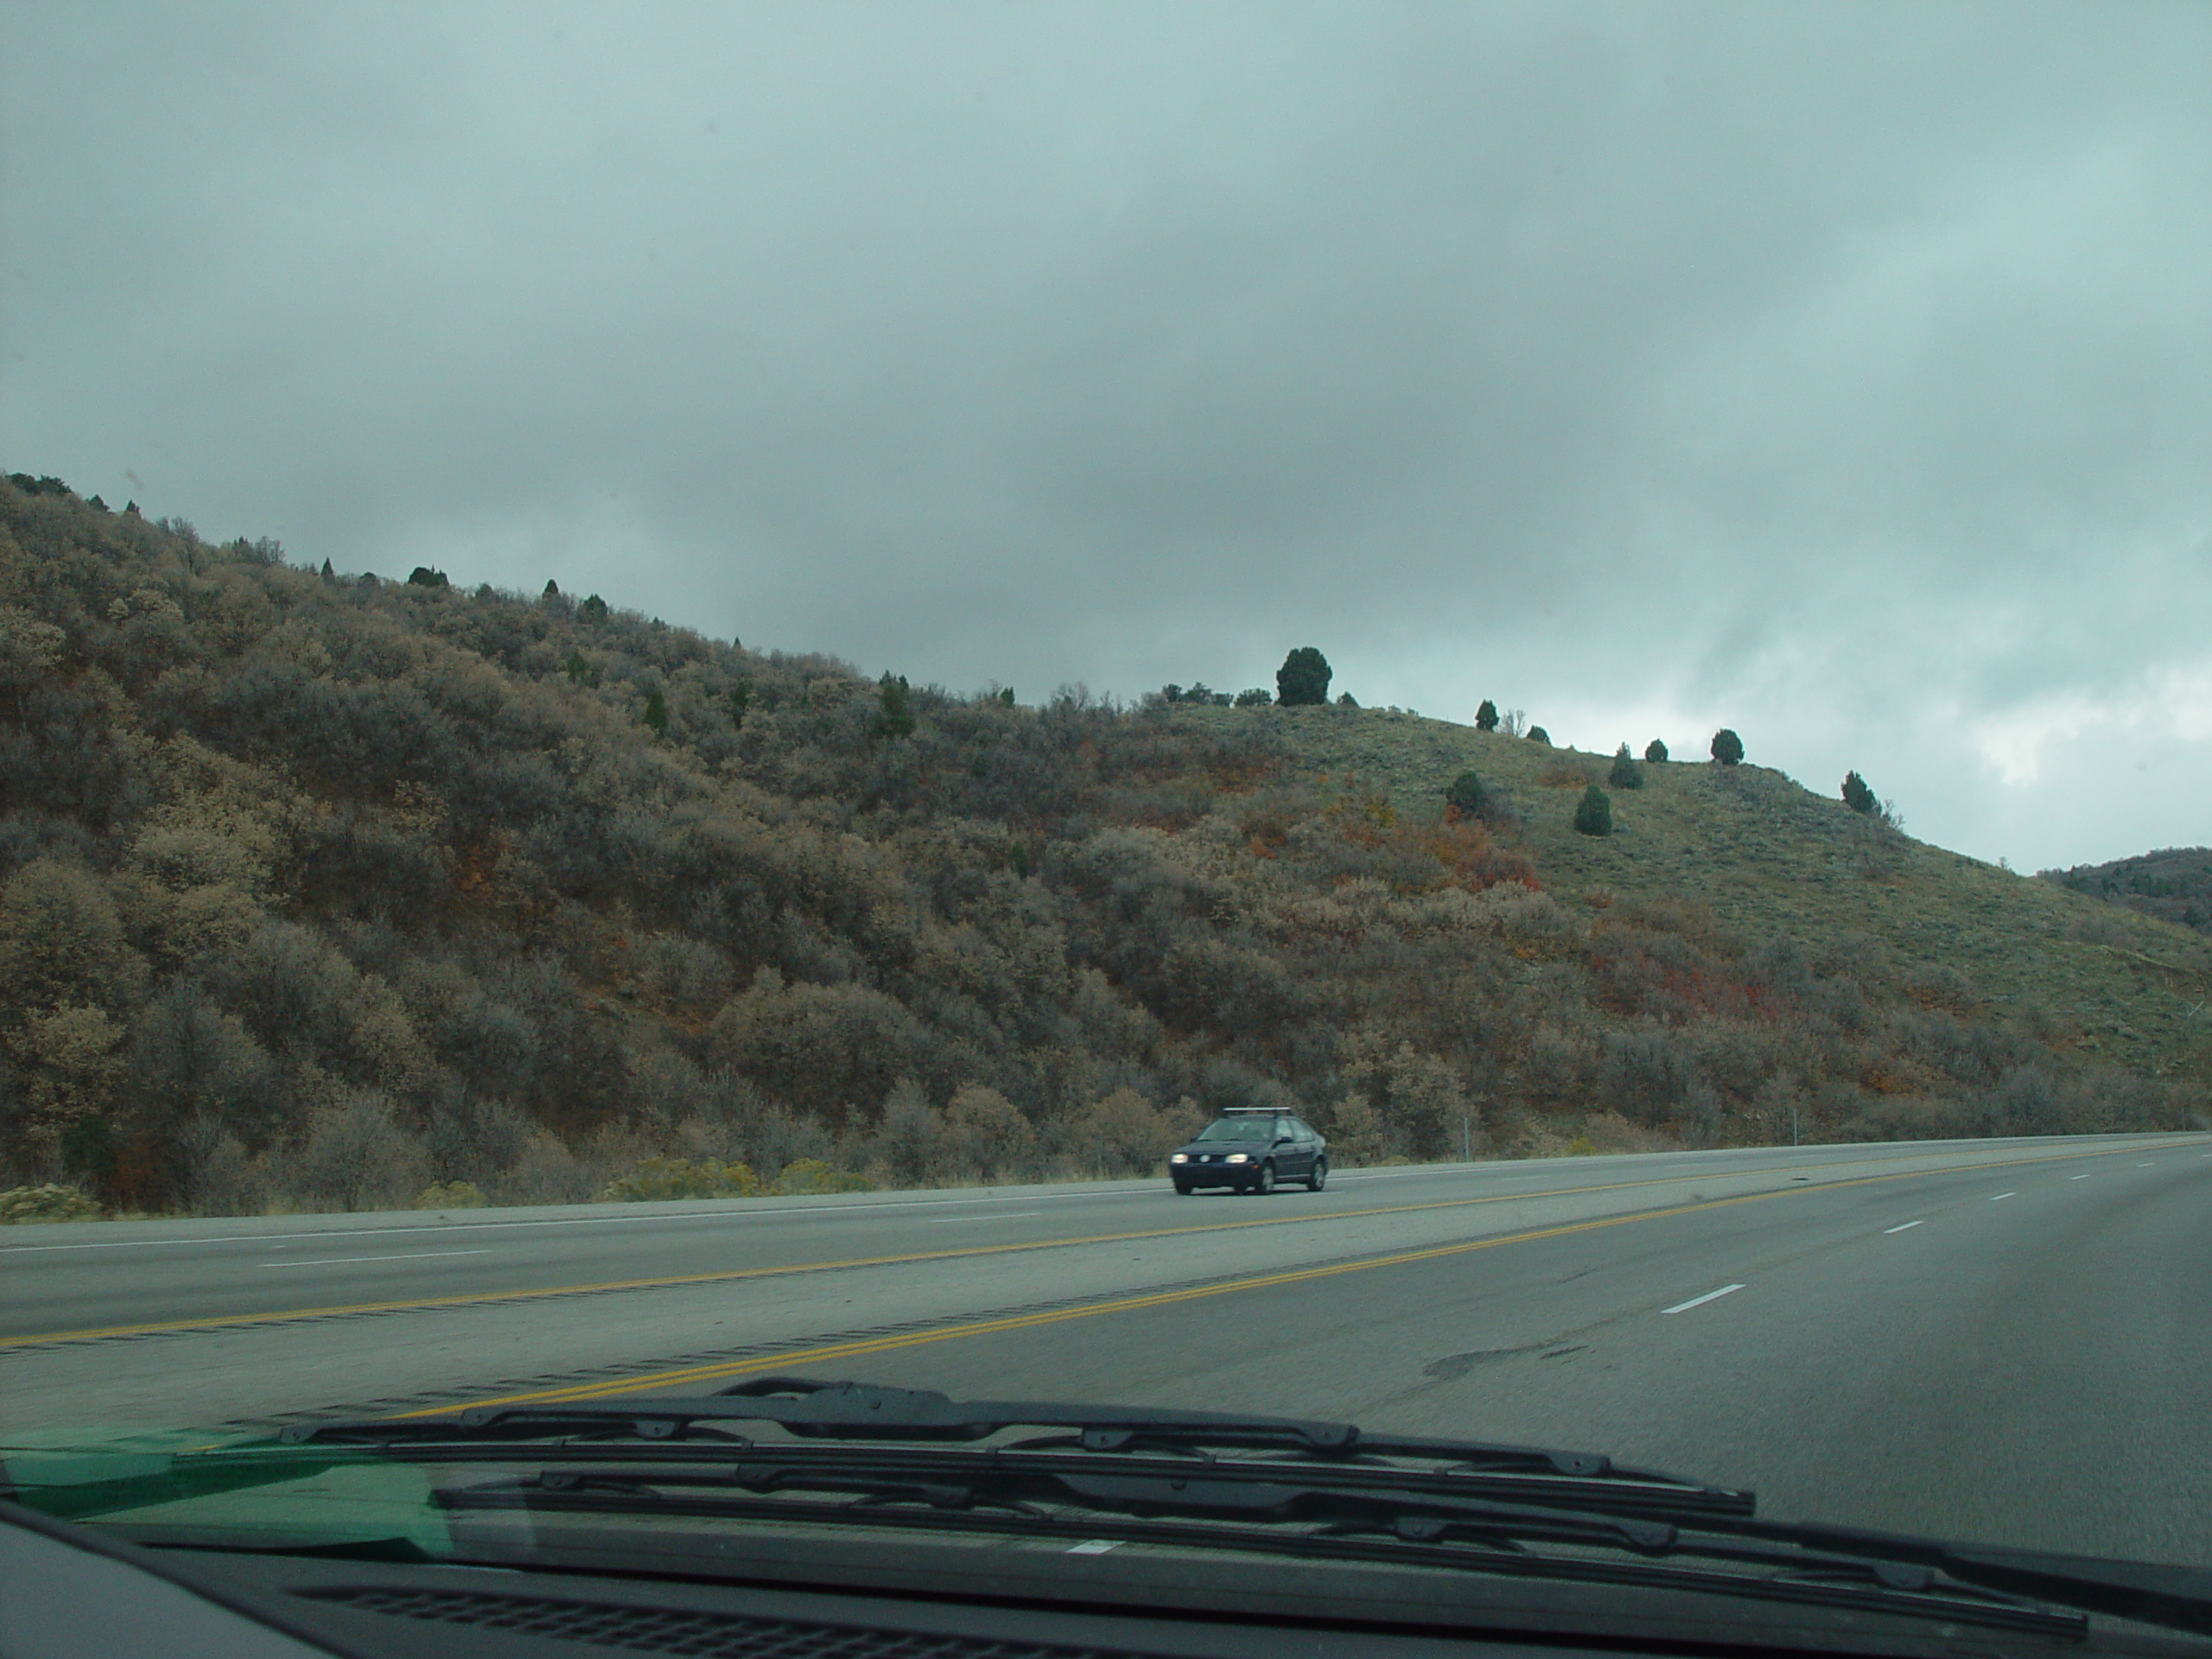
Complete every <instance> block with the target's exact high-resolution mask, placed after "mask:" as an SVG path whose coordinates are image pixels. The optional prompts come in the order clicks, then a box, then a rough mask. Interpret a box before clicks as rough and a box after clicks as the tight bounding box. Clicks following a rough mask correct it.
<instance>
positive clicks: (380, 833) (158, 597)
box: [0, 483, 2202, 1211]
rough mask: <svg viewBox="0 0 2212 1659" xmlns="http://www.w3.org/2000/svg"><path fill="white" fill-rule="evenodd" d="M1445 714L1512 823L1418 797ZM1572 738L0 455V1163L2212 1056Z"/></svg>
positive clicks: (543, 1145)
mask: <svg viewBox="0 0 2212 1659" xmlns="http://www.w3.org/2000/svg"><path fill="white" fill-rule="evenodd" d="M1469 763H1471V764H1473V765H1474V766H1478V767H1479V768H1481V769H1483V770H1484V772H1487V773H1490V774H1492V775H1494V777H1495V779H1496V780H1497V782H1498V783H1499V784H1501V785H1503V787H1504V789H1505V791H1506V792H1507V793H1508V794H1510V798H1511V810H1510V813H1495V812H1487V811H1486V812H1485V814H1484V816H1482V817H1462V816H1461V815H1460V814H1459V812H1458V811H1457V810H1456V809H1455V810H1447V809H1446V807H1445V805H1444V802H1443V791H1444V790H1445V788H1446V785H1448V784H1449V783H1450V782H1451V781H1452V778H1453V777H1454V776H1455V775H1456V774H1457V773H1458V772H1459V771H1460V770H1463V769H1464V768H1465V766H1467V765H1468V764H1469ZM1593 766H1596V767H1598V768H1599V770H1600V771H1602V769H1603V768H1602V763H1599V762H1596V761H1593V760H1592V758H1591V757H1588V756H1580V755H1576V754H1573V753H1572V752H1568V751H1555V750H1548V749H1543V748H1540V747H1537V746H1535V745H1533V744H1529V743H1527V742H1522V741H1516V740H1512V739H1509V738H1504V737H1500V736H1494V735H1483V734H1476V733H1474V732H1471V731H1469V730H1465V729H1464V728H1456V727H1450V726H1446V725H1444V724H1442V723H1441V722H1435V721H1415V720H1414V719H1412V718H1411V717H1408V716H1400V715H1389V714H1386V713H1370V712H1365V711H1361V710H1357V709H1346V708H1339V707H1335V706H1328V707H1319V708H1300V709H1261V708H1245V709H1213V708H1210V707H1209V708H1184V707H1181V706H1173V707H1171V706H1168V705H1166V704H1147V706H1145V707H1142V708H1140V709H1134V710H1123V709H1116V708H1114V707H1111V706H1102V705H1100V704H1098V703H1096V702H1093V701H1092V700H1090V698H1088V697H1086V696H1083V695H1081V694H1079V693H1067V694H1062V695H1058V696H1054V697H1052V698H1051V699H1050V700H1048V701H1046V702H1043V703H1042V704H1041V705H1037V706H1016V705H1015V704H1014V702H1012V700H1011V699H1010V698H1009V697H1005V696H1000V695H998V694H996V693H991V694H982V695H976V696H956V695H952V694H950V693H947V692H945V691H944V690H940V689H938V688H934V687H912V688H908V687H906V686H905V685H904V684H903V683H900V682H898V681H896V680H893V681H890V682H888V683H880V682H877V681H873V680H870V679H868V678H867V677H864V676H861V675H859V674H857V673H855V671H852V670H851V669H850V668H849V667H847V666H846V665H844V664H839V663H836V662H833V661H829V660H827V659H823V658H814V657H805V656H787V655H785V654H782V653H779V652H768V653H766V654H763V653H760V652H755V651H751V650H746V649H741V648H740V647H739V646H738V645H735V644H734V643H728V644H725V643H721V642H717V641H714V640H709V639H704V638H702V637H701V636H699V635H698V634H696V633H693V632H689V631H687V630H684V629H682V628H678V627H671V626H667V625H665V624H664V623H662V622H659V621H658V620H649V619H647V618H645V617H641V616H639V615H637V614H635V613H629V612H626V611H622V610H620V609H613V608H609V607H607V606H606V605H605V604H603V603H602V602H601V601H598V600H597V599H596V598H587V599H584V600H582V601H578V600H576V599H575V598H574V597H573V596H569V595H562V594H556V593H553V592H551V591H550V590H549V591H548V592H547V593H545V594H542V595H536V596H530V595H522V594H502V593H497V592H493V591H492V590H491V589H489V588H479V589H477V590H475V591H474V592H465V591H462V590H461V589H458V588H451V587H448V586H445V585H442V581H441V580H440V579H436V578H433V577H432V576H431V575H430V574H429V573H423V579H422V580H420V581H414V582H394V581H391V580H386V579H381V578H378V577H375V576H370V575H337V574H334V573H330V572H327V570H324V571H317V570H314V569H301V568H296V567H294V566H292V565H289V564H288V563H285V562H284V561H283V557H282V556H281V554H280V553H279V551H278V550H277V549H275V548H274V547H273V546H270V545H269V544H266V543H262V544H248V543H236V544H232V545H230V546H225V547H213V546H209V545H207V543H203V542H202V541H200V538H199V537H197V536H195V535H194V533H193V532H192V531H191V530H190V529H189V527H188V526H185V525H181V524H154V523H149V522H148V521H146V520H144V519H143V518H140V517H138V516H137V514H136V513H134V512H123V513H113V512H108V511H107V510H105V508H103V507H101V506H100V505H98V504H97V503H96V502H86V501H81V500H79V499H77V498H76V497H75V496H74V495H73V494H71V493H68V492H67V491H66V490H65V489H61V488H60V487H59V486H50V485H49V486H45V487H37V486H34V487H31V488H28V489H27V488H23V487H20V486H16V485H10V484H4V483H0V1156H4V1158H5V1160H7V1162H8V1164H9V1165H10V1169H9V1170H8V1171H7V1172H4V1173H0V1184H9V1183H17V1184H22V1185H32V1184H38V1183H45V1182H54V1181H62V1182H67V1183H71V1184H73V1185H79V1186H81V1187H84V1188H86V1189H87V1190H90V1191H92V1192H96V1193H97V1194H98V1195H99V1197H100V1198H103V1199H104V1200H105V1201H107V1202H109V1203H111V1204H113V1205H124V1206H130V1207H138V1208H183V1209H197V1210H203V1211H215V1210H222V1209H226V1208H238V1207H251V1206H258V1205H269V1204H277V1205H287V1204H289V1205H318V1206H358V1205H370V1204H385V1203H393V1202H400V1203H404V1202H407V1201H409V1200H410V1199H411V1198H414V1197H415V1196H416V1195H417V1194H418V1193H424V1192H428V1193H429V1200H430V1201H435V1202H470V1201H474V1195H475V1194H476V1193H484V1194H488V1195H489V1196H490V1197H491V1198H493V1199H495V1200H497V1199H502V1198H507V1199H528V1198H574V1197H585V1196H590V1195H592V1194H594V1193H596V1192H600V1191H601V1190H602V1189H603V1188H605V1187H607V1185H608V1184H609V1183H610V1182H613V1183H619V1185H617V1186H616V1187H615V1189H614V1190H616V1191H617V1192H622V1193H627V1194H645V1193H652V1192H664V1191H666V1192H683V1191H689V1190H698V1189H697V1188H696V1185H693V1186H687V1185H686V1182H694V1183H696V1181H697V1180H698V1179H701V1177H700V1172H702V1171H706V1172H709V1177H708V1179H709V1181H710V1185H711V1183H713V1182H721V1183H722V1185H721V1186H720V1187H717V1188H715V1190H745V1187H746V1185H747V1183H749V1182H751V1181H753V1180H755V1179H776V1178H778V1177H779V1174H780V1175H781V1178H782V1179H784V1180H785V1183H786V1184H787V1185H793V1184H796V1185H804V1184H808V1183H819V1182H821V1181H824V1180H829V1179H836V1177H837V1175H838V1173H840V1172H849V1173H856V1174H864V1175H866V1176H867V1177H868V1179H874V1180H879V1181H898V1180H921V1179H985V1178H989V1177H993V1176H1001V1177H1002V1176H1011V1175H1017V1174H1026V1173H1054V1172H1061V1173H1080V1172H1087V1171H1090V1172H1101V1173H1111V1172H1120V1171H1126V1170H1134V1169H1141V1168H1145V1167H1148V1166H1151V1165H1152V1164H1153V1162H1154V1160H1156V1159H1157V1157H1158V1156H1159V1154H1160V1152H1161V1150H1162V1149H1163V1148H1164V1147H1165V1146H1166V1144H1168V1143H1170V1142H1171V1141H1173V1138H1175V1136H1176V1135H1178V1134H1179V1130H1180V1129H1181V1128H1182V1127H1183V1126H1184V1125H1185V1124H1186V1123H1187V1122H1189V1121H1191V1120H1192V1118H1193V1117H1195V1116H1197V1115H1198V1113H1200V1112H1201V1111H1203V1110H1204V1109H1207V1108H1210V1107H1212V1106H1217V1105H1221V1104H1227V1103H1238V1102H1262V1101H1283V1102H1295V1103H1297V1104H1298V1105H1299V1107H1300V1109H1303V1110H1305V1111H1306V1112H1307V1113H1308V1114H1309V1115H1310V1116H1313V1118H1314V1119H1315V1120H1316V1121H1317V1122H1320V1123H1322V1124H1323V1125H1324V1126H1325V1127H1326V1128H1328V1129H1329V1130H1330V1132H1331V1133H1332V1136H1333V1138H1334V1140H1335V1141H1336V1144H1337V1146H1338V1150H1339V1152H1340V1154H1342V1155H1344V1157H1346V1158H1348V1159H1357V1158H1365V1159H1376V1158H1381V1157H1385V1156H1390V1155H1399V1154H1402V1155H1407V1156H1422V1155H1429V1154H1440V1153H1442V1152H1444V1151H1446V1150H1447V1149H1449V1150H1456V1149H1457V1147H1459V1145H1460V1144H1461V1143H1462V1141H1463V1138H1465V1139H1474V1140H1476V1141H1478V1143H1479V1144H1486V1145H1489V1146H1491V1147H1494V1148H1497V1149H1502V1150H1507V1151H1511V1150H1516V1149H1535V1148H1541V1147H1558V1146H1562V1145H1565V1144H1567V1143H1568V1142H1570V1141H1573V1140H1574V1139H1575V1138H1576V1137H1578V1136H1581V1135H1588V1136H1589V1137H1590V1138H1591V1139H1592V1141H1593V1142H1595V1143H1597V1144H1630V1143H1635V1142H1637V1141H1649V1142H1652V1143H1664V1142H1667V1141H1673V1140H1681V1141H1693V1142H1698V1143H1713V1142H1726V1141H1757V1140H1764V1139H1769V1138H1772V1137H1774V1136H1776V1135H1787V1134H1788V1132H1789V1124H1790V1122H1792V1119H1793V1116H1794V1117H1795V1119H1796V1121H1797V1122H1799V1123H1800V1125H1801V1126H1802V1129H1803V1132H1805V1133H1807V1134H1808V1135H1891V1134H1927V1133H1950V1132H1974V1131H1978V1130H1982V1129H2034V1128H2073V1127H2082V1128H2093V1127H2104V1126H2107V1125H2114V1124H2130V1125H2134V1124H2141V1125H2149V1124H2154V1123H2175V1124H2178V1123H2180V1122H2185V1121H2187V1119H2188V1115H2189V1114H2190V1112H2191V1111H2193V1110H2195V1109H2197V1107H2198V1106H2199V1105H2200V1104H2201V1102H2202V1056H2201V1052H2198V1051H2193V1050H2191V1049H2190V1047H2189V1041H2190V1032H2191V1031H2192V1030H2193V1029H2194V1027H2191V1026H2190V1023H2189V1020H2188V1019H2187V1010H2188V1006H2189V1004H2188V1002H2187V1001H2183V999H2182V998H2181V997H2179V996H2177V995H2176V994H2175V993H2176V989H2177V987H2180V986H2181V985H2182V977H2181V976H2186V975H2188V974H2190V973H2191V972H2196V973H2201V972H2202V951H2201V950H2198V954H2197V955H2196V957H2189V956H2188V954H2187V953H2188V952H2189V951H2190V950H2194V949H2197V947H2196V942H2195V941H2194V940H2193V939H2192V938H2190V935H2188V934H2187V933H2185V932H2183V931H2182V930H2179V929H2176V928H2171V927H2166V926H2164V925H2161V924H2159V923H2158V922H2157V921H2155V920H2152V919H2149V918H2133V917H2126V918H2122V921H2123V923H2124V926H2125V929H2126V930H2128V931H2126V939H2125V943H2124V944H2121V943H2115V942H2114V941H2113V940H2112V939H2110V938H2097V939H2091V938H2088V937H2087V936H2086V935H2085V934H2083V932H2082V918H2083V917H2084V916H2085V915H2087V914H2089V913H2092V912H2094V915H2095V916H2096V917H2098V918H2101V921H2102V922H2103V923H2104V925H2106V926H2107V929H2109V927H2110V926H2111V925H2112V921H2111V918H2113V914H2114V912H2111V911H2110V910H2109V909H2107V908H2105V907H2102V906H2096V905H2094V903H2093V902H2092V901H2090V900H2088V899H2082V898H2081V897H2078V896H2077V895H2075V894H2072V893H2066V892H2063V890H2060V889H2057V888H2055V887H2050V886H2049V885H2048V884H2041V883H2025V882H2020V881H2018V880H2015V879H2014V878H2012V877H2011V876H2010V875H2008V874H2003V873H2000V872H1995V871H1991V870H1987V869H1986V868H1983V867H1980V866H1978V865H1974V864H1972V863H1971V862H1970V861H1962V860H1959V859H1956V858H1954V857H1953V856H1952V855H1948V854H1944V853H1941V852H1938V851H1937V850H1936V849H1929V848H1924V847H1921V846H1918V845H1917V844H1916V843H1913V842H1909V841H1905V840H1904V839H1903V838H1901V837H1899V836H1896V835H1895V834H1894V833H1893V832H1889V831H1885V830H1883V829H1881V828H1880V827H1879V826H1878V825H1874V824H1872V823H1870V821H1868V820H1866V819H1863V818H1860V817H1857V816H1856V815H1853V814H1848V813H1846V812H1845V811H1844V810H1843V809H1842V808H1841V807H1840V805H1836V804H1829V803H1827V802H1823V801H1821V800H1818V799H1815V798H1813V797H1810V796H1808V795H1806V794H1805V793H1804V792H1803V791H1800V790H1798V789H1796V787H1795V786H1794V785H1790V784H1789V783H1788V782H1787V781H1786V780H1784V779H1780V778H1778V777H1777V776H1775V775H1773V774H1771V773H1765V772H1759V771H1758V770H1757V769H1755V768H1751V767H1740V768H1727V769H1724V768H1719V767H1713V766H1680V765H1675V766H1652V767H1649V768H1647V773H1648V783H1647V787H1646V788H1645V789H1644V790H1643V791H1636V792H1630V791H1614V792H1613V801H1614V818H1615V824H1616V833H1615V834H1614V835H1613V836H1611V837H1609V838H1606V839H1604V840H1598V839H1593V838H1591V837H1587V836H1576V835H1574V834H1573V831H1572V830H1571V829H1568V828H1567V827H1566V826H1567V819H1568V817H1570V816H1571V814H1572V812H1573V806H1574V801H1575V799H1576V798H1577V797H1578V796H1579V795H1580V792H1581V791H1582V788H1583V786H1584V785H1585V784H1586V781H1587V779H1586V777H1585V776H1584V775H1583V774H1584V773H1585V772H1587V771H1589V770H1590V769H1591V768H1592V767H1593ZM2139 958H2140V959H2142V961H2149V962H2152V963H2158V964H2166V965H2165V966H2151V967H2145V966H2143V965H2142V961H2139V960H2138V959H2139ZM2198 995H2200V996H2201V992H2200V993H2198ZM671 1160H674V1161H671ZM738 1161H741V1162H742V1163H743V1164H744V1165H746V1166H747V1169H746V1170H745V1171H744V1172H734V1171H733V1165H734V1163H736V1162H738Z"/></svg>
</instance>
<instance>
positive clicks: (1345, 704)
mask: <svg viewBox="0 0 2212 1659" xmlns="http://www.w3.org/2000/svg"><path fill="white" fill-rule="evenodd" d="M1337 707H1338V708H1339V709H1357V708H1358V707H1359V699H1358V698H1357V697H1355V696H1352V694H1351V692H1349V691H1347V692H1345V693H1344V694H1343V695H1342V696H1339V697H1338V699H1337Z"/></svg>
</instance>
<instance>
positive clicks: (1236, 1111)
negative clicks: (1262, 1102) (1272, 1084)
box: [1215, 1106, 1295, 1117]
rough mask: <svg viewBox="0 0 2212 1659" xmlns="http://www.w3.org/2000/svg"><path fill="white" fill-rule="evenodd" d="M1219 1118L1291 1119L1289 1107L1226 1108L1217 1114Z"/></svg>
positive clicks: (1291, 1113)
mask: <svg viewBox="0 0 2212 1659" xmlns="http://www.w3.org/2000/svg"><path fill="white" fill-rule="evenodd" d="M1215 1116H1217V1117H1291V1116H1295V1114H1294V1113H1293V1112H1292V1111H1291V1109H1290V1108H1288V1107H1287V1106H1224V1107H1222V1108H1221V1109H1220V1110H1219V1111H1217V1113H1216V1114H1215Z"/></svg>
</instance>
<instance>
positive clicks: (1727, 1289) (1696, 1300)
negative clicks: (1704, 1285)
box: [1659, 1285, 1743, 1313]
mask: <svg viewBox="0 0 2212 1659" xmlns="http://www.w3.org/2000/svg"><path fill="white" fill-rule="evenodd" d="M1742 1288H1743V1287H1742V1286H1741V1285H1723V1286H1721V1287H1720V1288H1719V1289H1718V1290H1708V1291H1707V1292H1706V1293H1705V1294H1704V1295H1702V1296H1693V1297H1691V1298H1690V1299H1689V1300H1688V1301H1687V1302H1676V1303H1675V1305H1674V1306H1672V1307H1662V1308H1661V1309H1660V1310H1659V1311H1660V1312H1661V1313H1688V1312H1689V1311H1690V1309H1692V1308H1694V1307H1703V1306H1705V1305H1706V1304H1707V1302H1714V1301H1718V1300H1720V1298H1722V1297H1723V1296H1726V1295H1730V1294H1733V1293H1734V1292H1736V1291H1739V1290H1741V1289H1742Z"/></svg>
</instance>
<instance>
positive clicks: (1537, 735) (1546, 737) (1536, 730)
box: [1529, 726, 1552, 748]
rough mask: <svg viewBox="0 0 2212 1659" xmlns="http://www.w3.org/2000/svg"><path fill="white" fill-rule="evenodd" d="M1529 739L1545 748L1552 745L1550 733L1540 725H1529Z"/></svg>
mask: <svg viewBox="0 0 2212 1659" xmlns="http://www.w3.org/2000/svg"><path fill="white" fill-rule="evenodd" d="M1529 741H1530V742H1531V743H1541V744H1542V745H1543V746H1544V747H1546V748H1549V747H1551V746H1552V734H1550V733H1549V732H1548V731H1546V730H1545V729H1544V728H1542V727H1541V726H1531V727H1530V728H1529Z"/></svg>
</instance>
